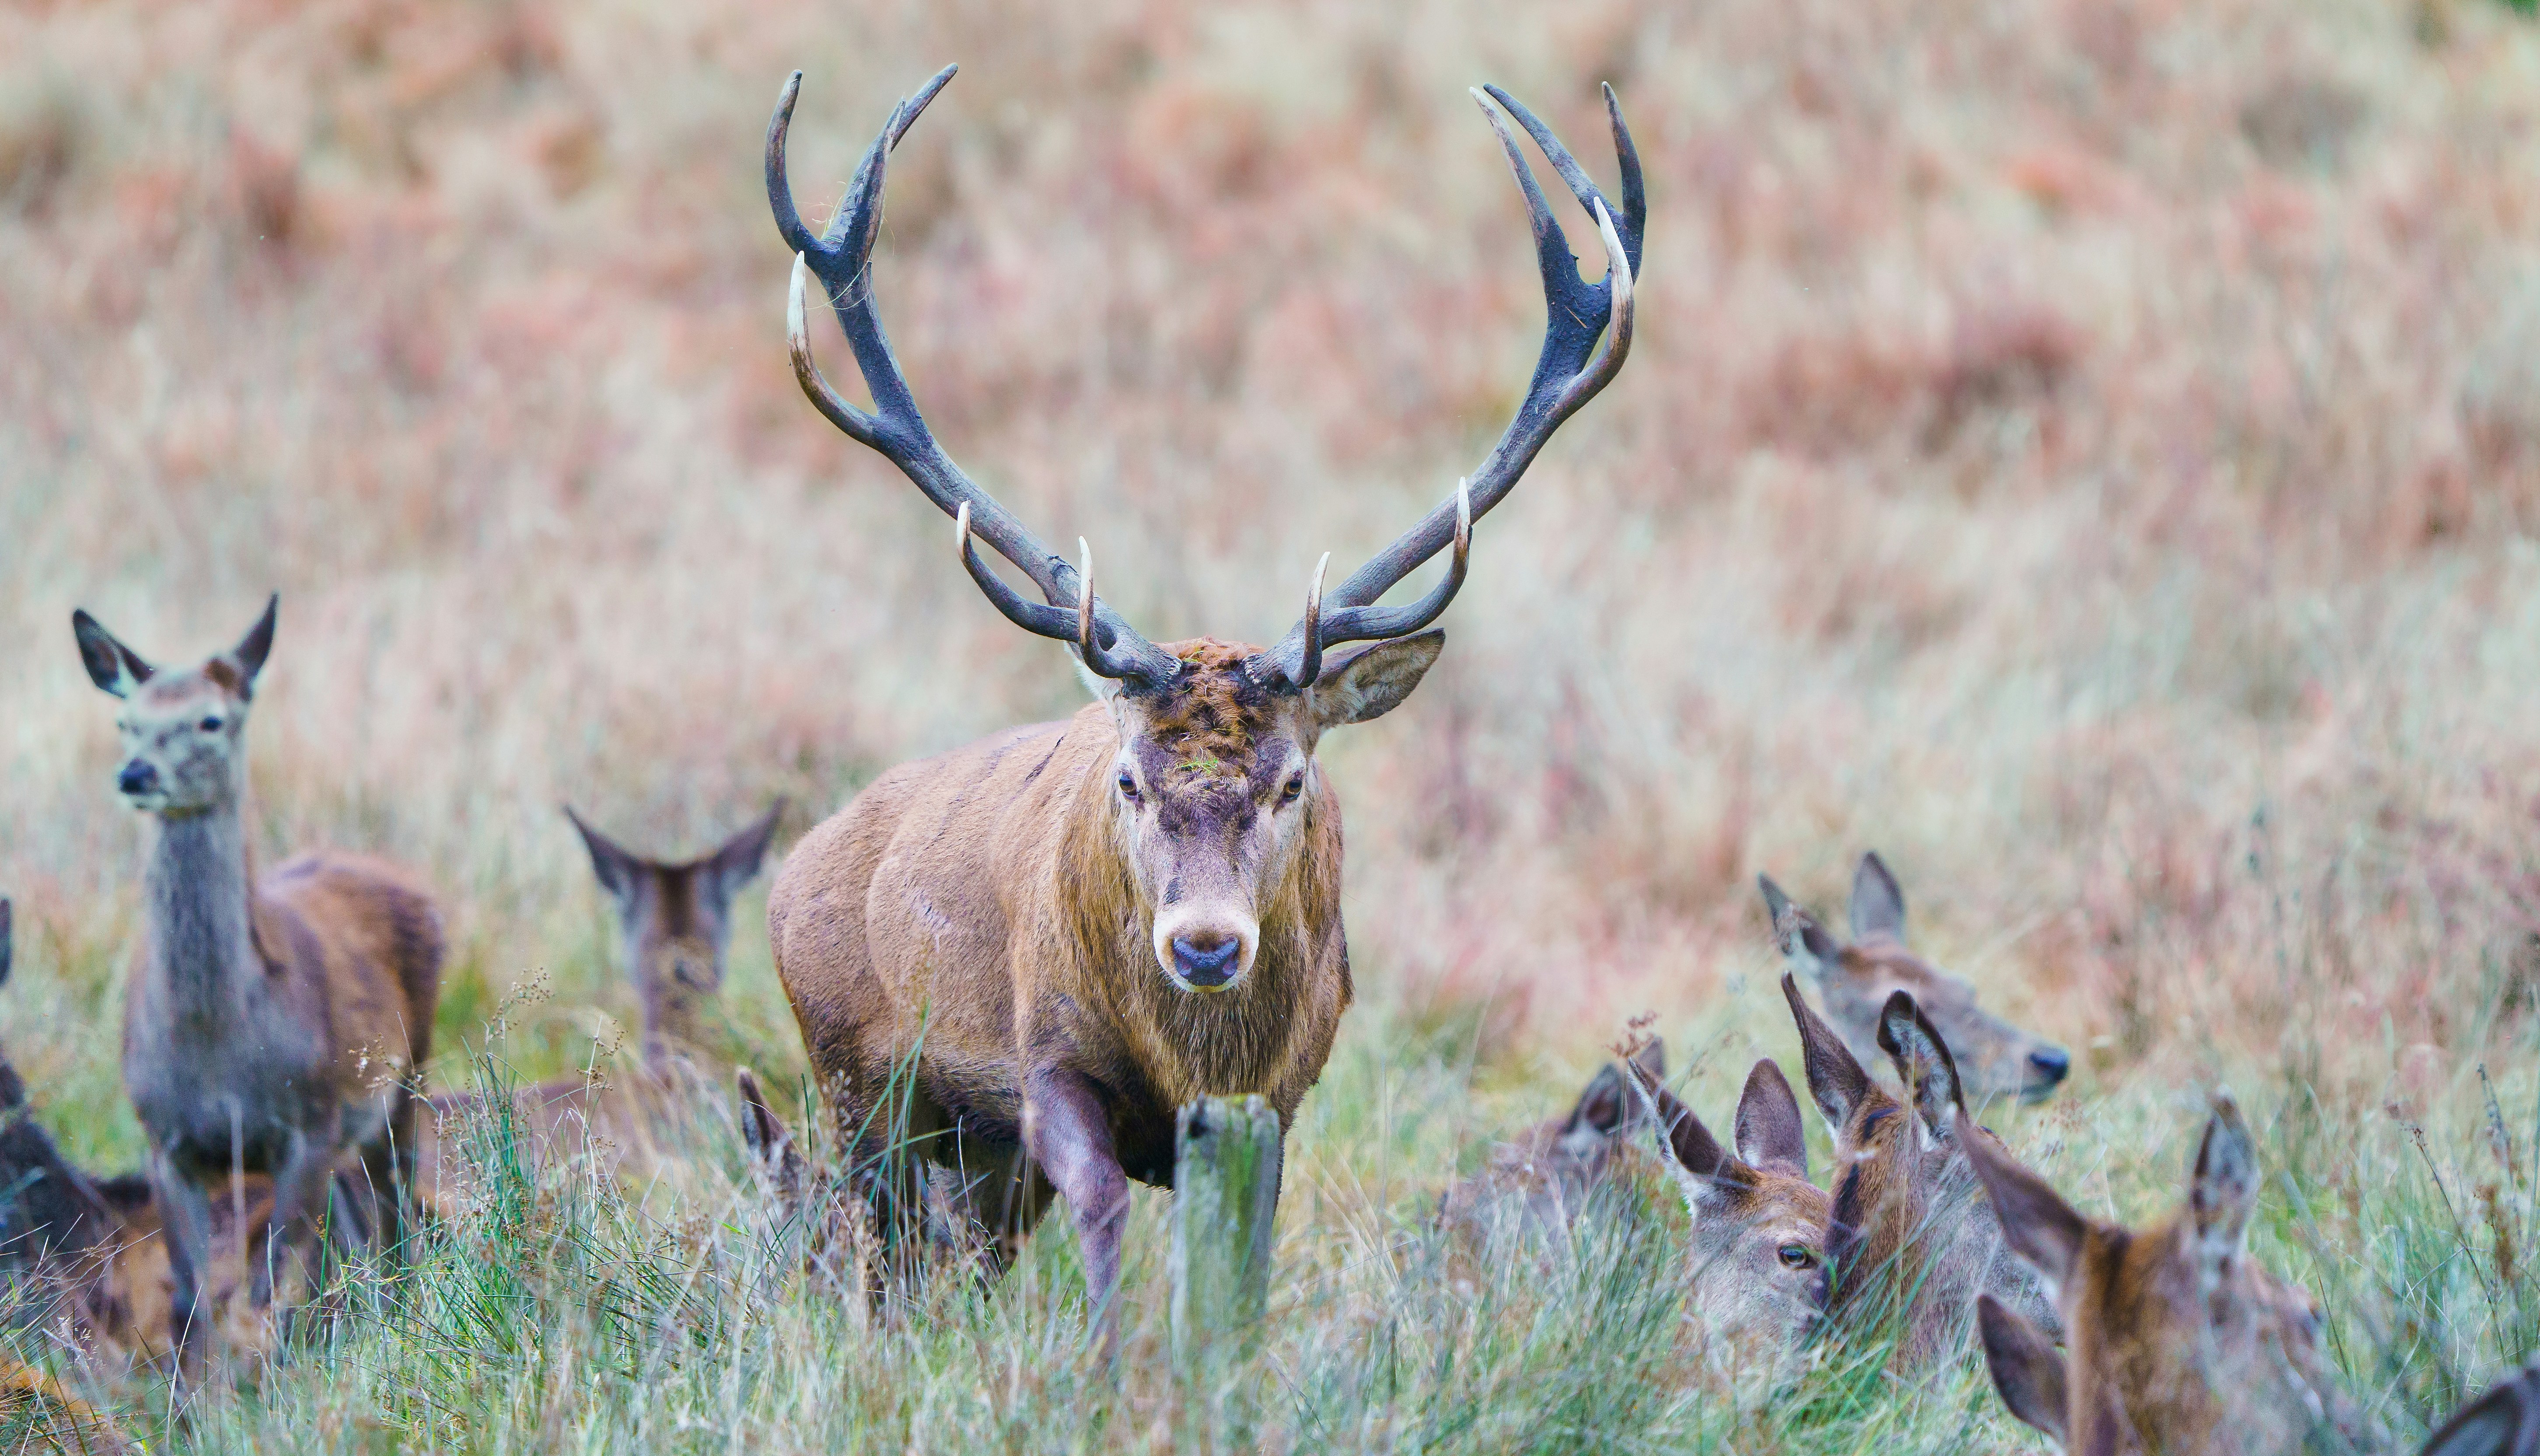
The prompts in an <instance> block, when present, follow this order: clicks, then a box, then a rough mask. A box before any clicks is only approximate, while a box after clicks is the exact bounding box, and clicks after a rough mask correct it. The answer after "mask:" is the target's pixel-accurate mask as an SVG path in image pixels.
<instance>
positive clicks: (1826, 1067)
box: [1782, 971, 1874, 1137]
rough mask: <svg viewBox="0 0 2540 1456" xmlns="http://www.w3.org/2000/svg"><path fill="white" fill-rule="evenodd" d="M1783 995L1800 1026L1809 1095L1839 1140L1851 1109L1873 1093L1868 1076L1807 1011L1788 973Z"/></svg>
mask: <svg viewBox="0 0 2540 1456" xmlns="http://www.w3.org/2000/svg"><path fill="white" fill-rule="evenodd" d="M1782 995H1783V997H1784V998H1785V999H1787V1000H1788V1001H1789V1002H1790V1004H1791V1019H1792V1020H1794V1021H1797V1022H1798V1023H1799V1068H1800V1070H1801V1071H1802V1072H1804V1073H1806V1074H1807V1078H1808V1096H1809V1097H1810V1098H1811V1099H1812V1100H1814V1101H1815V1103H1816V1104H1817V1111H1818V1113H1819V1114H1821V1115H1822V1116H1823V1117H1824V1118H1825V1120H1826V1125H1827V1126H1828V1127H1831V1128H1832V1129H1834V1131H1835V1133H1836V1135H1837V1136H1838V1137H1839V1136H1841V1135H1842V1133H1843V1130H1844V1127H1845V1126H1846V1125H1847V1124H1849V1123H1850V1122H1851V1121H1852V1114H1853V1110H1854V1109H1855V1108H1858V1107H1859V1106H1861V1104H1862V1103H1863V1102H1864V1101H1866V1100H1868V1098H1869V1096H1870V1092H1871V1091H1872V1090H1874V1088H1873V1087H1872V1086H1871V1084H1870V1074H1869V1073H1867V1072H1864V1071H1863V1070H1862V1068H1861V1063H1860V1062H1859V1061H1857V1060H1855V1058H1854V1057H1853V1055H1852V1049H1851V1048H1850V1047H1847V1046H1845V1045H1844V1044H1843V1038H1842V1037H1839V1036H1837V1035H1835V1034H1834V1028H1833V1027H1831V1026H1828V1025H1827V1024H1825V1022H1824V1021H1823V1020H1822V1019H1820V1018H1819V1017H1818V1015H1817V1013H1816V1012H1814V1011H1812V1010H1810V1009H1808V1003H1807V998H1805V997H1803V996H1801V995H1799V980H1798V978H1797V977H1794V976H1793V975H1791V973H1790V972H1788V971H1785V972H1783V973H1782Z"/></svg>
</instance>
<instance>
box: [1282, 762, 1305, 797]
mask: <svg viewBox="0 0 2540 1456" xmlns="http://www.w3.org/2000/svg"><path fill="white" fill-rule="evenodd" d="M1304 794H1305V770H1304V769H1299V770H1297V771H1296V772H1295V773H1293V774H1290V775H1289V776H1288V782H1287V783H1286V784H1285V785H1284V786H1282V787H1281V788H1280V790H1279V801H1280V802H1281V803H1295V802H1296V801H1297V800H1298V798H1299V797H1302V796H1303V795H1304Z"/></svg>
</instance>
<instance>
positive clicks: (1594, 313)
mask: <svg viewBox="0 0 2540 1456" xmlns="http://www.w3.org/2000/svg"><path fill="white" fill-rule="evenodd" d="M1487 90H1488V92H1489V97H1488V99H1487V100H1486V99H1484V97H1483V94H1482V93H1481V92H1475V93H1473V100H1474V101H1475V102H1476V103H1478V104H1480V106H1481V108H1482V114H1483V115H1484V116H1486V117H1488V118H1490V123H1491V129H1492V130H1493V131H1496V132H1498V133H1499V138H1500V145H1501V147H1503V148H1504V149H1506V151H1507V152H1508V160H1509V168H1510V170H1511V171H1513V172H1515V173H1517V187H1518V188H1519V189H1520V190H1521V191H1523V192H1524V193H1525V207H1526V212H1527V214H1528V216H1529V217H1530V218H1531V219H1532V221H1533V224H1534V252H1535V261H1536V263H1537V264H1538V265H1539V266H1540V267H1541V269H1542V271H1543V296H1544V308H1545V312H1546V315H1547V316H1546V319H1545V322H1544V330H1543V352H1542V353H1541V354H1540V355H1539V356H1537V358H1536V360H1535V365H1534V379H1533V381H1531V382H1529V383H1528V384H1527V386H1526V391H1525V400H1524V402H1523V403H1521V404H1519V405H1518V406H1517V417H1516V418H1514V419H1512V420H1510V421H1509V426H1508V429H1507V430H1506V431H1505V432H1504V433H1502V434H1501V436H1500V441H1499V444H1498V445H1496V446H1494V447H1492V449H1491V452H1490V455H1489V456H1488V457H1487V458H1485V459H1484V460H1483V461H1482V464H1481V468H1480V469H1478V470H1475V471H1474V472H1473V473H1472V475H1471V476H1469V477H1468V478H1466V479H1465V480H1462V481H1459V482H1457V484H1456V487H1455V494H1454V495H1453V496H1452V497H1450V498H1449V499H1447V500H1446V501H1445V502H1444V503H1442V504H1440V505H1439V506H1438V507H1436V508H1435V509H1434V510H1432V511H1431V512H1430V513H1429V514H1428V515H1427V516H1426V517H1424V518H1422V519H1421V521H1420V523H1419V524H1417V525H1415V526H1413V527H1412V528H1411V529H1409V530H1407V531H1405V532H1403V533H1402V535H1401V536H1399V537H1397V538H1396V539H1395V540H1394V542H1393V544H1392V545H1390V546H1387V547H1385V548H1384V550H1383V551H1381V552H1379V553H1377V555H1376V557H1375V558H1374V559H1372V560H1370V561H1369V562H1368V564H1367V565H1365V566H1363V567H1360V568H1359V569H1358V570H1357V571H1355V572H1353V573H1351V574H1350V578H1349V580H1348V581H1346V582H1343V583H1341V584H1340V586H1339V587H1338V588H1336V589H1333V590H1332V591H1331V592H1330V593H1328V594H1325V593H1324V592H1323V590H1322V572H1321V569H1320V568H1316V570H1315V573H1314V585H1313V588H1312V589H1311V590H1309V592H1308V593H1307V596H1306V601H1305V617H1304V618H1303V619H1302V620H1300V621H1299V622H1298V623H1297V625H1296V626H1295V627H1294V628H1292V629H1291V630H1290V631H1289V633H1288V635H1287V636H1286V637H1285V638H1282V639H1281V640H1280V642H1279V645H1278V646H1277V647H1274V648H1272V649H1270V650H1269V651H1267V652H1264V653H1259V654H1256V655H1254V656H1253V657H1251V658H1249V659H1246V660H1245V661H1244V664H1243V665H1244V670H1245V671H1247V672H1249V673H1250V674H1251V675H1252V678H1253V680H1254V681H1256V682H1259V683H1261V684H1262V685H1263V686H1265V687H1269V688H1272V689H1274V690H1276V691H1281V692H1291V693H1294V692H1302V691H1304V690H1305V688H1306V687H1308V686H1310V685H1311V684H1312V683H1313V681H1314V679H1315V677H1316V676H1317V675H1319V673H1320V672H1321V670H1322V660H1323V650H1324V649H1325V648H1328V647H1332V646H1335V645H1337V644H1340V643H1344V642H1367V641H1373V640H1376V639H1380V638H1387V637H1400V636H1402V635H1403V634H1405V633H1410V632H1417V631H1419V630H1420V629H1421V628H1423V627H1426V626H1428V625H1429V624H1430V623H1431V622H1434V621H1436V620H1437V619H1438V615H1439V613H1441V612H1443V611H1445V610H1446V603H1448V602H1450V601H1452V600H1454V599H1455V592H1456V590H1457V589H1459V588H1461V587H1462V586H1463V585H1464V562H1465V557H1466V554H1467V553H1468V552H1469V551H1470V549H1471V546H1472V535H1473V529H1472V523H1473V521H1474V520H1478V519H1480V518H1481V517H1482V516H1484V515H1487V514H1488V513H1489V511H1490V509H1491V508H1492V507H1493V506H1496V505H1498V504H1499V503H1500V501H1501V500H1502V498H1504V497H1506V496H1507V495H1508V493H1509V491H1510V489H1511V488H1512V487H1514V486H1515V485H1516V484H1517V477H1518V476H1520V475H1523V474H1524V473H1525V467H1526V466H1527V465H1528V464H1530V463H1532V462H1533V460H1534V455H1535V451H1539V450H1541V449H1543V443H1544V442H1545V441H1547V440H1549V439H1551V438H1552V432H1553V431H1555V430H1557V429H1559V428H1561V422H1562V421H1564V420H1566V419H1568V418H1570V416H1571V415H1573V414H1575V413H1577V412H1578V409H1579V406H1581V405H1583V404H1586V403H1587V402H1588V400H1589V399H1591V398H1593V397H1595V394H1596V391H1597V390H1599V389H1602V388H1604V387H1605V385H1606V383H1607V382H1608V381H1611V380H1612V379H1613V378H1614V375H1615V373H1616V372H1617V371H1619V370H1620V369H1621V368H1622V367H1623V359H1624V356H1626V355H1627V354H1629V353H1630V352H1631V348H1632V280H1633V279H1634V278H1635V277H1637V276H1638V275H1639V273H1640V267H1641V233H1642V228H1643V225H1644V224H1645V223H1646V222H1647V220H1648V217H1649V201H1648V198H1647V196H1646V195H1645V194H1644V192H1643V191H1642V188H1641V158H1640V154H1639V153H1638V152H1637V151H1635V150H1633V147H1632V133H1631V131H1630V130H1629V129H1628V128H1626V127H1625V126H1624V125H1623V109H1622V106H1621V105H1620V104H1618V103H1617V102H1616V101H1615V100H1614V88H1612V87H1610V86H1608V87H1606V88H1605V115H1606V117H1607V119H1608V120H1609V121H1610V122H1611V123H1612V125H1613V129H1614V151H1615V154H1616V156H1617V157H1618V158H1619V159H1620V162H1621V166H1622V176H1623V215H1622V216H1621V217H1620V218H1616V217H1615V216H1614V215H1613V211H1612V209H1611V208H1609V207H1608V206H1607V205H1606V202H1605V194H1603V193H1602V192H1599V191H1597V190H1596V184H1595V183H1594V182H1592V181H1590V180H1588V173H1587V172H1586V170H1585V169H1583V168H1581V167H1580V165H1579V162H1578V159H1576V158H1574V157H1572V156H1571V155H1570V150H1569V148H1567V147H1564V146H1563V145H1561V139H1560V138H1559V137H1556V136H1554V135H1553V134H1552V128H1551V127H1548V126H1546V125H1544V124H1543V123H1542V122H1541V121H1539V120H1537V119H1536V118H1535V114H1534V113H1533V112H1532V111H1529V110H1527V109H1526V108H1525V107H1524V106H1522V105H1520V104H1517V100H1516V99H1515V98H1513V97H1511V96H1510V95H1509V94H1508V93H1507V92H1505V91H1502V90H1500V89H1499V88H1498V87H1496V86H1493V87H1489V88H1487ZM1492 102H1497V103H1498V104H1499V105H1498V106H1496V107H1495V106H1493V105H1492V104H1491V103H1492ZM1503 108H1504V109H1506V110H1507V111H1508V112H1509V113H1510V114H1511V115H1514V116H1516V117H1517V124H1518V125H1520V126H1523V127H1524V128H1525V130H1526V134H1527V135H1528V136H1531V137H1533V138H1534V143H1535V145H1536V146H1538V147H1540V148H1542V149H1543V155H1544V157H1545V158H1546V159H1548V160H1549V161H1550V162H1551V163H1552V170H1553V171H1555V172H1557V173H1561V179H1562V180H1563V181H1565V182H1567V183H1569V184H1570V192H1571V195H1572V196H1574V197H1577V198H1578V199H1579V205H1580V206H1581V207H1584V208H1586V209H1587V210H1588V216H1590V217H1592V218H1594V219H1595V220H1596V233H1597V236H1598V238H1599V239H1600V240H1601V241H1602V242H1603V243H1604V244H1605V276H1604V277H1603V278H1601V279H1599V280H1597V281H1596V282H1594V283H1589V282H1588V281H1586V280H1585V279H1583V278H1581V277H1580V276H1579V259H1578V258H1577V257H1576V256H1574V255H1573V254H1572V253H1571V251H1570V240H1569V239H1568V238H1567V237H1566V236H1564V235H1563V233H1562V231H1561V224H1560V223H1558V222H1557V221H1555V220H1554V219H1553V216H1552V209H1550V208H1549V207H1547V206H1545V205H1544V200H1543V191H1542V189H1541V188H1540V187H1538V186H1536V185H1535V180H1534V169H1533V168H1532V167H1530V166H1528V165H1527V163H1526V160H1525V157H1524V154H1522V153H1520V152H1519V151H1518V150H1517V138H1516V137H1514V136H1511V135H1510V134H1509V129H1508V124H1507V123H1506V122H1505V121H1503V120H1502V119H1501V117H1500V111H1501V109H1503ZM1600 336H1602V337H1603V338H1604V341H1605V342H1604V347H1603V348H1602V349H1601V350H1600V349H1598V348H1597V340H1598V338H1599V337H1600ZM1450 541H1451V542H1452V543H1453V544H1454V548H1455V554H1454V558H1453V560H1452V562H1451V563H1450V564H1449V565H1448V567H1447V569H1446V577H1445V578H1444V579H1443V580H1441V581H1440V582H1439V583H1438V585H1437V586H1436V587H1435V588H1434V589H1431V590H1430V592H1429V594H1428V595H1426V596H1423V597H1422V598H1420V600H1418V601H1416V602H1413V603H1411V604H1410V605H1408V606H1395V607H1380V606H1376V605H1375V602H1376V599H1377V598H1378V597H1380V596H1382V595H1384V593H1385V592H1386V591H1387V590H1389V589H1391V588H1392V587H1393V585H1394V584H1395V583H1397V582H1399V581H1401V580H1402V579H1403V578H1404V577H1407V576H1409V575H1410V574H1411V573H1412V572H1413V571H1414V570H1415V569H1417V568H1418V567H1419V566H1420V564H1421V563H1422V562H1425V561H1427V560H1428V559H1429V558H1430V557H1432V556H1435V555H1437V554H1438V552H1439V550H1440V548H1442V547H1444V546H1446V544H1447V543H1448V542H1450ZM1325 559H1326V560H1328V559H1329V558H1328V557H1327V558H1325Z"/></svg>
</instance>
